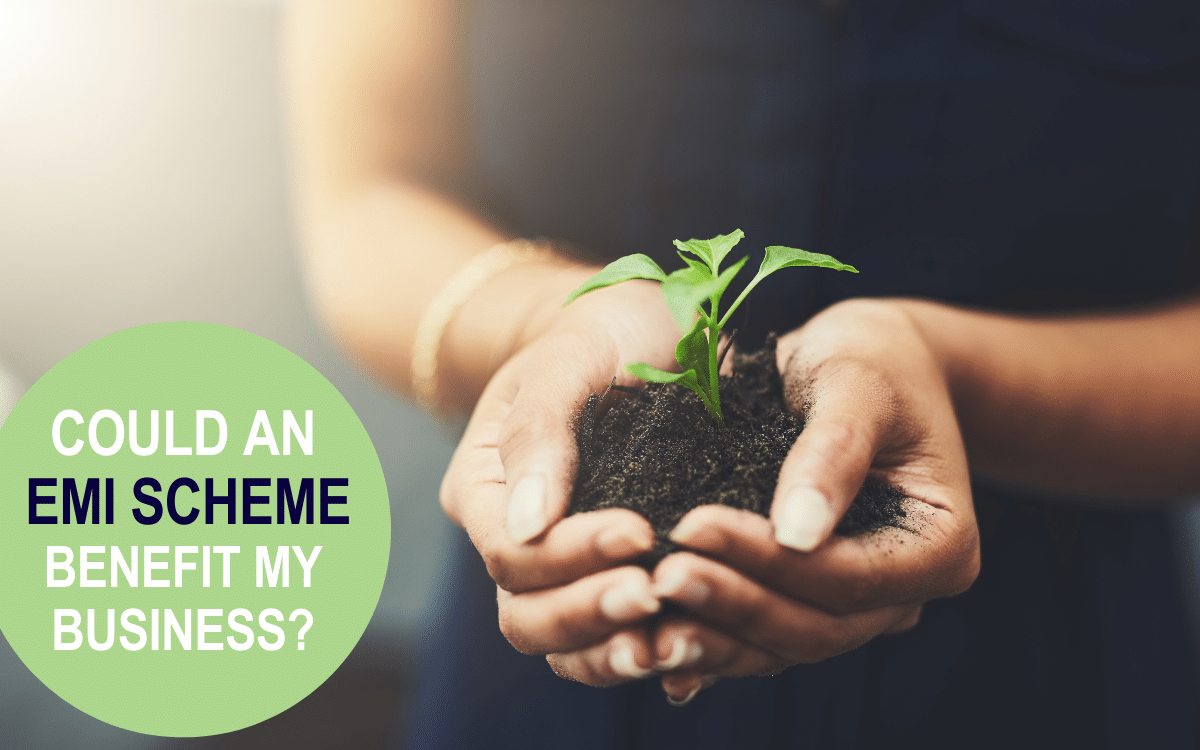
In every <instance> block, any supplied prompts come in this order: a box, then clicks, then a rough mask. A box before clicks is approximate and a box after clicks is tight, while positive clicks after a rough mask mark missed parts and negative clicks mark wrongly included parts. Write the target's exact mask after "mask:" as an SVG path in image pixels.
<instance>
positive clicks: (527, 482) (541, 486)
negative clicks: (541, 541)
mask: <svg viewBox="0 0 1200 750" xmlns="http://www.w3.org/2000/svg"><path fill="white" fill-rule="evenodd" d="M545 530H546V478H545V477H544V476H542V475H541V474H530V475H528V476H526V477H524V478H522V479H521V481H519V482H517V486H516V487H513V491H512V495H510V496H509V498H508V534H509V536H511V537H512V540H513V541H514V542H516V543H517V544H524V543H525V542H528V541H529V540H530V539H533V538H534V537H535V536H537V535H538V534H540V533H542V532H543V531H545Z"/></svg>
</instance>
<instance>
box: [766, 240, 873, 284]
mask: <svg viewBox="0 0 1200 750" xmlns="http://www.w3.org/2000/svg"><path fill="white" fill-rule="evenodd" d="M792 266H820V267H821V268H832V269H833V270H835V271H849V272H850V273H858V269H857V268H855V267H854V266H848V265H846V264H845V263H843V262H841V261H840V260H838V259H837V258H834V257H832V256H829V255H822V254H821V253H809V252H805V251H804V250H797V249H796V248H794V247H783V246H781V245H772V246H770V247H768V248H767V254H766V257H764V258H763V262H762V266H760V267H759V269H758V276H759V277H760V278H761V277H763V276H767V275H768V274H772V273H775V272H776V271H778V270H779V269H781V268H790V267H792Z"/></svg>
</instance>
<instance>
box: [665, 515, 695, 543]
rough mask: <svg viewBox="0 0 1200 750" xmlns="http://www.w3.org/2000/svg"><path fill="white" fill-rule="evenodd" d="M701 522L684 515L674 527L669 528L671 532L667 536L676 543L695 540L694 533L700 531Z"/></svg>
mask: <svg viewBox="0 0 1200 750" xmlns="http://www.w3.org/2000/svg"><path fill="white" fill-rule="evenodd" d="M700 529H701V524H700V523H699V522H698V521H694V520H692V519H691V518H689V517H685V518H684V519H683V520H682V521H680V522H679V523H678V524H676V526H675V528H673V529H671V533H670V534H668V535H667V538H668V539H670V540H671V541H672V542H675V543H676V544H688V543H690V542H692V541H694V540H695V536H696V534H698V533H700Z"/></svg>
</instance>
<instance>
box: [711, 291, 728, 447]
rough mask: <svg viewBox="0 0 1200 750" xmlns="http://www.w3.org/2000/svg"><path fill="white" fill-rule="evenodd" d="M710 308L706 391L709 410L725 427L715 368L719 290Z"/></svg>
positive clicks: (718, 381)
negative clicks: (709, 402)
mask: <svg viewBox="0 0 1200 750" xmlns="http://www.w3.org/2000/svg"><path fill="white" fill-rule="evenodd" d="M709 302H710V303H711V306H712V310H711V311H710V314H709V316H708V321H709V322H708V393H709V398H710V399H711V400H712V408H711V409H710V410H709V411H711V412H712V415H713V416H714V417H716V420H717V424H719V425H721V427H722V428H724V427H725V418H724V416H723V415H722V414H721V389H720V382H721V381H720V380H719V377H720V376H719V375H717V368H718V366H719V364H720V363H719V361H718V357H717V347H718V345H719V344H720V335H721V324H720V323H718V322H717V321H719V320H720V317H719V311H718V309H717V308H718V306H719V305H720V304H721V292H719V291H718V292H717V293H716V294H714V295H713V296H712V297H711V298H710V299H709Z"/></svg>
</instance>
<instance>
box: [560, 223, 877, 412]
mask: <svg viewBox="0 0 1200 750" xmlns="http://www.w3.org/2000/svg"><path fill="white" fill-rule="evenodd" d="M744 236H745V235H744V234H743V233H742V230H740V229H738V230H735V231H734V232H733V233H731V234H726V235H719V236H717V237H713V238H712V239H711V240H688V241H687V242H681V241H680V240H675V247H677V248H679V257H680V258H683V261H684V263H686V264H687V267H686V268H681V269H679V270H678V271H675V272H674V273H672V274H670V275H668V274H666V273H664V272H663V270H662V269H661V268H659V267H658V264H657V263H655V262H654V261H653V260H651V259H650V258H649V257H648V256H645V255H642V254H641V253H637V254H635V255H626V256H625V257H624V258H618V259H617V260H614V261H613V262H612V263H609V264H608V265H607V266H605V267H604V268H603V269H601V270H600V271H599V272H598V273H596V275H594V276H592V277H591V278H590V279H588V280H587V281H585V282H584V283H583V284H582V285H581V286H580V287H579V288H578V289H576V290H575V291H573V292H571V294H570V295H569V296H568V297H567V301H566V302H564V303H563V305H568V304H570V303H571V302H573V301H574V300H575V299H576V298H578V297H579V296H580V295H582V294H586V293H588V292H590V291H593V290H595V289H602V288H604V287H606V286H612V285H613V284H619V283H621V282H622V281H629V280H630V279H649V280H651V281H658V282H661V283H662V294H663V299H664V300H665V301H666V303H667V308H668V309H669V310H670V311H671V315H672V316H673V317H674V318H675V322H676V323H678V324H679V329H680V330H681V331H684V334H683V338H681V339H680V340H679V343H678V344H677V345H676V346H675V359H676V361H677V362H679V367H680V369H681V370H682V372H678V373H672V372H664V371H662V370H660V369H658V368H657V367H651V366H650V365H648V364H646V363H645V362H634V363H632V364H628V365H625V369H626V370H628V371H629V372H631V373H633V374H634V375H636V376H637V377H639V378H641V379H642V380H646V381H648V382H652V383H679V384H680V385H682V386H684V387H686V388H689V389H690V390H692V391H693V392H694V393H695V394H696V395H697V396H699V397H700V400H701V401H703V402H704V406H705V408H707V409H708V413H709V414H711V415H712V416H713V419H715V420H717V423H718V424H720V425H721V426H722V427H723V426H724V425H725V420H724V418H723V417H722V416H721V394H720V392H719V391H718V390H717V384H718V380H717V367H718V364H719V362H718V357H717V345H718V342H719V340H720V337H721V329H723V328H724V327H725V324H726V323H728V322H729V319H730V317H731V316H732V315H733V313H734V311H735V310H737V308H738V306H739V305H740V304H742V300H744V299H746V295H748V294H749V293H750V290H751V289H753V288H754V287H755V286H757V285H758V282H760V281H762V280H763V279H765V278H766V277H767V276H770V275H771V274H773V273H775V272H776V271H778V270H779V269H781V268H788V267H790V266H820V267H822V268H832V269H834V270H835V271H850V272H851V273H858V269H856V268H854V267H853V266H848V265H846V264H845V263H842V262H840V261H838V260H836V259H835V258H832V257H830V256H828V255H822V254H821V253H809V252H805V251H804V250H797V249H795V248H791V247H781V246H779V245H772V246H771V247H768V248H767V249H766V257H765V258H763V262H762V265H761V266H760V267H759V269H758V273H757V274H755V276H754V278H753V279H751V280H750V283H749V284H747V285H746V288H745V290H743V291H742V293H741V294H740V295H739V296H738V298H737V299H736V300H734V302H733V304H732V305H730V306H729V309H728V310H726V311H725V313H724V315H722V314H721V309H720V307H721V295H722V294H724V293H725V290H726V289H728V288H729V283H730V282H731V281H733V277H734V276H736V275H737V273H738V271H740V270H741V269H742V266H744V265H745V264H746V261H747V260H748V259H749V258H748V257H746V258H742V259H741V260H739V261H738V262H737V263H734V264H733V265H732V266H729V267H728V268H726V269H725V270H724V271H722V270H721V268H720V266H721V262H722V261H723V260H725V256H726V255H728V254H729V251H730V250H732V249H733V247H734V246H735V245H737V243H738V242H740V241H741V239H742V237H744ZM691 256H695V257H691ZM705 302H708V309H707V310H706V309H705V307H704V303H705ZM697 313H699V317H698V318H697V317H696V314H697Z"/></svg>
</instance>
